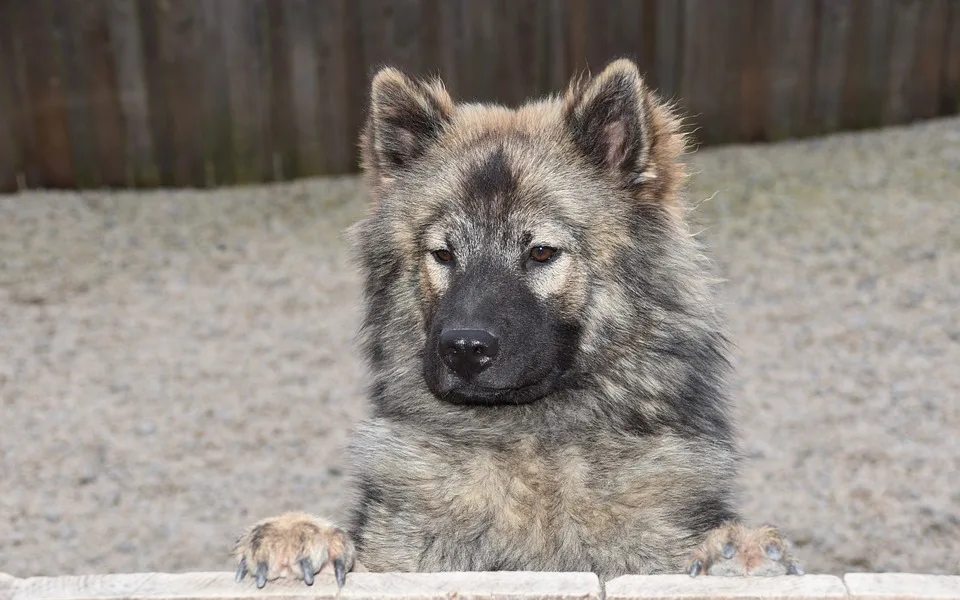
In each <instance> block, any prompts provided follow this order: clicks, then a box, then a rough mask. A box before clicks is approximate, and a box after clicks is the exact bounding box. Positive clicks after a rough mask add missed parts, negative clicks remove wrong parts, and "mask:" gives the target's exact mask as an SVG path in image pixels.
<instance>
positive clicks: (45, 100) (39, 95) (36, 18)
mask: <svg viewBox="0 0 960 600" xmlns="http://www.w3.org/2000/svg"><path fill="white" fill-rule="evenodd" d="M11 12H12V19H11V28H12V31H11V38H12V39H11V42H12V44H13V46H14V48H15V50H14V51H15V52H16V54H17V56H18V58H20V59H21V60H23V65H24V67H23V69H24V73H25V75H26V78H25V79H26V82H25V83H26V96H25V97H24V99H23V100H24V102H23V104H22V105H21V106H23V107H25V108H27V109H28V111H27V112H28V113H29V117H28V118H30V119H31V120H32V124H33V131H34V141H35V147H34V149H33V150H34V152H33V153H32V154H31V156H30V159H31V160H32V161H34V163H35V165H36V167H37V171H38V177H39V182H38V183H40V184H42V185H45V186H51V187H71V186H74V185H76V184H77V183H78V181H77V176H76V171H75V169H74V165H73V150H72V148H71V142H70V131H69V125H68V117H67V104H66V97H65V93H64V89H63V81H62V80H61V77H60V69H59V65H58V62H59V56H58V52H59V45H58V44H57V43H56V40H55V39H54V35H53V20H52V17H51V14H50V10H49V5H48V3H47V2H16V3H14V6H13V7H12V8H11Z"/></svg>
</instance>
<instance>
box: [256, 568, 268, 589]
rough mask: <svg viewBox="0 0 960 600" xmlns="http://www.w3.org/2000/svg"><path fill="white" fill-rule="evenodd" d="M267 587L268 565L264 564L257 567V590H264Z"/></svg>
mask: <svg viewBox="0 0 960 600" xmlns="http://www.w3.org/2000/svg"><path fill="white" fill-rule="evenodd" d="M265 585H267V563H265V562H262V563H260V564H258V565H257V588H258V589H261V590H262V589H263V586H265Z"/></svg>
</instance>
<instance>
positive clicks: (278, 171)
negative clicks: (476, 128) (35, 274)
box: [0, 0, 960, 191]
mask: <svg viewBox="0 0 960 600" xmlns="http://www.w3.org/2000/svg"><path fill="white" fill-rule="evenodd" d="M958 10H960V9H958V8H957V2H956V1H955V0H720V1H717V0H604V1H602V2H593V1H590V0H497V1H493V0H491V1H470V0H200V1H197V0H86V1H71V0H68V1H66V2H61V1H56V0H38V1H35V2H34V1H29V2H28V1H23V0H5V1H4V2H0V191H11V190H14V189H17V188H18V187H21V188H22V187H29V188H35V187H51V186H54V187H85V188H89V187H98V186H110V187H128V186H138V187H140V186H154V185H164V186H171V185H176V186H206V185H218V184H225V183H236V182H262V181H274V180H281V179H287V178H291V177H303V176H313V175H321V174H337V173H345V172H350V171H353V170H355V169H356V162H357V161H356V151H355V144H354V141H355V139H356V134H357V132H358V130H359V127H360V125H361V123H362V120H363V117H364V110H365V101H366V92H367V89H366V86H367V82H368V78H369V75H370V74H371V73H372V71H373V70H374V69H375V68H376V67H377V66H379V65H382V64H386V63H390V64H393V65H396V66H399V67H401V68H403V69H405V70H407V71H408V72H410V73H413V74H418V75H427V74H439V75H441V76H442V77H443V79H444V80H445V82H446V83H447V85H448V87H449V88H450V90H451V91H452V92H453V93H454V94H455V95H456V96H459V97H461V98H468V99H472V100H485V101H497V102H502V103H507V104H514V103H516V102H519V101H520V100H522V99H524V98H527V97H529V96H535V95H541V94H545V93H549V92H552V91H556V90H558V89H562V87H563V86H564V85H565V84H566V82H567V81H568V80H569V77H570V76H571V75H572V74H573V73H574V72H576V71H581V70H584V69H587V68H590V69H594V70H596V69H598V68H600V67H602V66H603V64H604V63H605V62H607V61H608V60H609V59H611V58H612V57H617V56H622V55H625V56H631V57H633V58H635V59H636V60H637V61H638V62H639V64H640V67H641V70H643V71H644V72H645V73H646V76H647V79H648V81H649V83H650V84H651V85H652V86H654V87H655V88H657V89H659V90H660V92H661V93H662V94H663V95H665V96H667V97H669V98H674V99H677V100H679V101H680V102H681V104H682V106H683V108H684V109H685V110H686V112H687V113H688V114H691V115H694V116H695V122H696V125H697V126H698V130H697V138H698V139H699V140H700V141H701V142H705V143H717V142H751V141H760V140H778V139H784V138H787V137H798V136H808V135H812V134H820V133H825V132H831V131H836V130H841V129H859V128H864V127H876V126H880V125H890V124H898V123H905V122H909V121H912V120H915V119H922V118H927V117H933V116H937V115H946V114H954V113H956V112H957V111H958V109H960V93H958V89H960V30H958V29H960V25H958V23H960V15H958Z"/></svg>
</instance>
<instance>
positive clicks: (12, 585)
mask: <svg viewBox="0 0 960 600" xmlns="http://www.w3.org/2000/svg"><path fill="white" fill-rule="evenodd" d="M247 598H277V599H283V600H320V599H326V598H329V599H334V598H339V599H342V600H366V599H370V600H388V599H393V600H513V599H516V600H600V599H601V598H604V599H606V600H658V599H659V600H680V599H684V600H698V599H699V600H752V599H758V600H759V599H760V598H764V599H768V600H769V599H791V600H827V599H834V598H851V599H856V600H948V599H950V600H955V599H957V598H960V576H947V575H922V574H907V573H851V574H847V575H844V576H843V578H842V579H841V578H839V577H835V576H832V575H816V574H808V575H804V576H802V577H796V576H783V577H697V578H692V577H689V576H687V575H627V576H624V577H618V578H615V579H613V580H611V581H608V582H606V584H605V585H602V584H601V583H600V581H599V579H598V578H597V576H596V575H594V574H593V573H549V572H510V571H498V572H490V573H478V572H448V573H351V574H349V575H348V576H347V583H346V586H344V588H343V589H342V590H340V589H338V588H337V585H336V583H335V581H334V579H333V576H332V575H330V574H328V573H321V574H320V575H318V576H317V577H316V580H315V582H314V584H313V585H312V586H306V585H305V584H304V583H303V582H301V581H293V580H280V581H274V582H271V583H270V584H269V585H268V586H266V587H265V588H264V589H262V590H261V589H257V588H256V586H255V584H254V581H253V578H252V577H248V578H247V579H246V580H245V581H243V582H241V583H237V582H236V581H234V577H233V574H232V573H181V574H169V573H128V574H119V575H82V576H67V577H31V578H26V579H17V578H14V577H12V576H10V575H7V574H4V573H0V600H161V599H162V600H174V599H176V600H213V599H216V600H240V599H247Z"/></svg>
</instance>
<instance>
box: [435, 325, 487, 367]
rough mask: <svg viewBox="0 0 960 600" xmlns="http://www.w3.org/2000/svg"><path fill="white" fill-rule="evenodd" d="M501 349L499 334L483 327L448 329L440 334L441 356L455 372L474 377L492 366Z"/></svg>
mask: <svg viewBox="0 0 960 600" xmlns="http://www.w3.org/2000/svg"><path fill="white" fill-rule="evenodd" d="M499 351H500V342H499V340H497V336H495V335H493V334H492V333H490V332H489V331H483V330H482V329H447V330H444V331H443V332H442V333H441V334H440V356H442V357H443V362H445V363H446V364H447V366H448V367H450V368H451V369H453V372H454V373H456V374H457V375H459V376H460V377H463V378H464V379H472V378H473V377H476V376H477V375H479V374H480V371H483V370H484V369H486V368H487V367H489V366H490V363H492V362H493V359H494V358H496V356H497V353H498V352H499Z"/></svg>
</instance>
